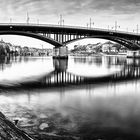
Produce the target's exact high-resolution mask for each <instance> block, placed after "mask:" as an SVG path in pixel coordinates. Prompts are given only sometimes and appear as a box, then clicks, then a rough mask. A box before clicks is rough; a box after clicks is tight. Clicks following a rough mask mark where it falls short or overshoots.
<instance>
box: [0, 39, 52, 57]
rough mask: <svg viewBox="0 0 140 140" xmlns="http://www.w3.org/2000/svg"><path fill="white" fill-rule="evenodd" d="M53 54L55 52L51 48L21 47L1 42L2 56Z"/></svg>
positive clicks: (0, 51) (0, 53)
mask: <svg viewBox="0 0 140 140" xmlns="http://www.w3.org/2000/svg"><path fill="white" fill-rule="evenodd" d="M52 54H53V50H52V49H49V48H43V49H40V48H33V47H28V46H24V47H21V46H19V45H13V44H11V43H7V42H4V41H3V40H2V39H1V40H0V56H8V55H15V56H51V55H52Z"/></svg>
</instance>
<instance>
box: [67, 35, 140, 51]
mask: <svg viewBox="0 0 140 140" xmlns="http://www.w3.org/2000/svg"><path fill="white" fill-rule="evenodd" d="M90 38H99V39H107V40H110V41H114V42H116V43H119V44H121V45H123V46H125V47H126V48H128V49H129V50H140V46H139V45H138V44H136V43H134V42H131V41H129V40H127V39H123V38H120V37H115V36H102V35H95V36H86V37H81V38H77V39H72V40H69V41H67V42H65V44H66V45H68V44H70V43H72V42H75V41H78V40H82V39H90Z"/></svg>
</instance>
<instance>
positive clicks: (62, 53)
mask: <svg viewBox="0 0 140 140" xmlns="http://www.w3.org/2000/svg"><path fill="white" fill-rule="evenodd" d="M53 59H68V47H67V46H62V47H59V48H53Z"/></svg>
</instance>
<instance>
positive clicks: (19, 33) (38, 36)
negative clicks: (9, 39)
mask: <svg viewBox="0 0 140 140" xmlns="http://www.w3.org/2000/svg"><path fill="white" fill-rule="evenodd" d="M0 35H21V36H27V37H32V38H35V39H39V40H42V41H44V42H47V43H50V44H51V45H53V46H55V47H56V48H58V47H61V46H63V44H62V43H60V42H57V41H55V40H53V39H51V38H49V37H46V36H43V35H39V34H37V33H36V34H35V33H32V32H25V31H0Z"/></svg>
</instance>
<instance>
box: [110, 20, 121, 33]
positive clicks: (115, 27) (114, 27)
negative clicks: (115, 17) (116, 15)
mask: <svg viewBox="0 0 140 140" xmlns="http://www.w3.org/2000/svg"><path fill="white" fill-rule="evenodd" d="M117 28H120V26H118V24H117V21H115V26H113V27H112V29H115V31H117Z"/></svg>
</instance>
